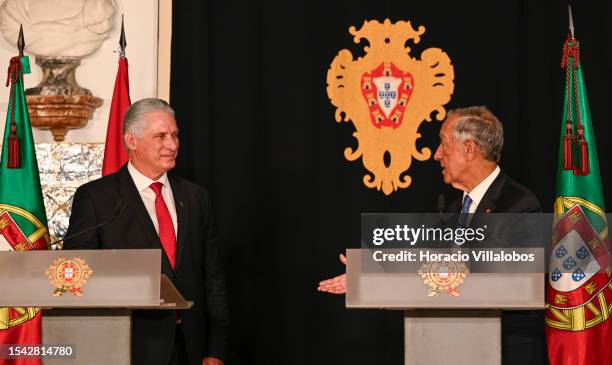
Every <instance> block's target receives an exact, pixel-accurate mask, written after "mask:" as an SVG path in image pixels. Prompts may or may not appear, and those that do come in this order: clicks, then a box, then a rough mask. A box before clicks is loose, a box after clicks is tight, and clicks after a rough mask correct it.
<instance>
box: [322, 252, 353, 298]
mask: <svg viewBox="0 0 612 365" xmlns="http://www.w3.org/2000/svg"><path fill="white" fill-rule="evenodd" d="M340 262H342V263H343V264H344V265H345V266H346V257H345V256H344V255H343V254H340ZM317 290H318V291H323V292H327V293H332V294H346V274H342V275H338V276H336V277H335V278H331V279H327V280H323V281H322V282H320V283H319V287H318V288H317Z"/></svg>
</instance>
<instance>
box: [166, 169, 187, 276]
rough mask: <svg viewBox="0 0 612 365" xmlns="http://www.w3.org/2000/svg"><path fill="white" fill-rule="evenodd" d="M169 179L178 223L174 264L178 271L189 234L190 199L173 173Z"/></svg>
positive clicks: (175, 269)
mask: <svg viewBox="0 0 612 365" xmlns="http://www.w3.org/2000/svg"><path fill="white" fill-rule="evenodd" d="M168 179H169V181H170V188H171V189H172V196H173V198H174V206H175V208H176V222H177V224H178V228H177V232H178V237H177V238H176V262H175V265H174V271H177V270H178V268H179V267H180V265H181V261H182V260H181V259H182V257H183V252H184V251H185V242H186V236H187V211H188V209H187V208H188V207H187V204H189V199H187V197H186V196H185V192H184V191H183V188H182V186H181V184H180V182H179V181H178V180H177V179H175V178H174V177H173V176H171V175H168Z"/></svg>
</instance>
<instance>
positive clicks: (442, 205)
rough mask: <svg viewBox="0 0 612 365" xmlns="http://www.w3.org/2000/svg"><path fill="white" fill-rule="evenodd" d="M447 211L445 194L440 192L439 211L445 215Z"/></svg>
mask: <svg viewBox="0 0 612 365" xmlns="http://www.w3.org/2000/svg"><path fill="white" fill-rule="evenodd" d="M445 211H446V204H445V203H444V194H442V193H440V194H438V212H440V215H442V216H443V215H444V212H445Z"/></svg>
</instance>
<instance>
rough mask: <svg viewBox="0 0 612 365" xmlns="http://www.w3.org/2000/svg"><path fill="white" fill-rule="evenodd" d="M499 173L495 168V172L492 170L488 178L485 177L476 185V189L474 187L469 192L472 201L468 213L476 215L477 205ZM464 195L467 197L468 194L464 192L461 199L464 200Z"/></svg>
mask: <svg viewBox="0 0 612 365" xmlns="http://www.w3.org/2000/svg"><path fill="white" fill-rule="evenodd" d="M499 171H500V169H499V166H495V170H493V172H492V173H490V174H489V176H487V177H485V179H484V180H482V181H481V182H480V184H478V185H476V187H474V189H472V191H470V192H469V195H470V198H471V199H472V204H471V205H470V210H469V211H468V213H476V208H478V204H480V201H481V200H482V197H484V195H485V193H486V192H487V190H489V187H490V186H491V184H493V181H495V178H497V175H499ZM466 195H468V192H466V191H464V192H463V199H465V196H466Z"/></svg>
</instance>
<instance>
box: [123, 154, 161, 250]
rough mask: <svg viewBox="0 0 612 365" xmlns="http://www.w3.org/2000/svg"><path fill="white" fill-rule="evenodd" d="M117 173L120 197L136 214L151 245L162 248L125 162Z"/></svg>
mask: <svg viewBox="0 0 612 365" xmlns="http://www.w3.org/2000/svg"><path fill="white" fill-rule="evenodd" d="M117 174H118V177H119V182H120V185H119V191H120V192H121V196H122V198H123V199H124V200H125V201H126V208H127V209H128V210H130V211H131V212H132V213H133V214H134V216H136V218H137V219H136V220H137V221H138V224H140V226H141V227H142V231H143V232H144V233H145V235H146V237H147V241H148V242H151V243H152V245H151V247H152V248H162V246H161V242H160V241H159V236H158V235H157V231H156V230H155V225H153V222H152V221H151V217H150V216H149V213H148V212H147V208H146V207H145V205H144V203H143V202H142V198H141V197H140V193H139V192H138V190H137V189H136V185H135V184H134V181H133V180H132V177H131V176H130V172H129V171H128V169H127V164H126V165H123V167H122V168H121V169H120V170H119V171H118V173H117Z"/></svg>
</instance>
